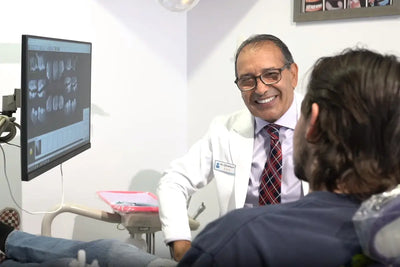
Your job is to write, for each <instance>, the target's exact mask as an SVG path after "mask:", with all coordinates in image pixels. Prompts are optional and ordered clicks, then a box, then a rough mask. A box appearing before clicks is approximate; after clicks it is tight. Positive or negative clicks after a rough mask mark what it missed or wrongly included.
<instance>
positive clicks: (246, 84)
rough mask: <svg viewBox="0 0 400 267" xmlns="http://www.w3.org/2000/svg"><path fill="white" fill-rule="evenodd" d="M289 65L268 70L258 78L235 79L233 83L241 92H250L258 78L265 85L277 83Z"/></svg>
mask: <svg viewBox="0 0 400 267" xmlns="http://www.w3.org/2000/svg"><path fill="white" fill-rule="evenodd" d="M291 64H292V63H286V64H285V65H283V67H282V68H279V69H268V70H266V71H265V72H263V73H262V74H261V75H258V76H245V77H242V78H240V79H238V78H236V80H235V83H236V85H237V87H238V88H239V90H240V91H242V92H247V91H251V90H253V89H254V88H256V86H257V79H258V78H260V80H261V81H262V82H263V84H265V85H271V84H275V83H278V82H279V81H280V80H281V79H282V71H283V70H284V69H286V68H288V67H289V66H290V65H291Z"/></svg>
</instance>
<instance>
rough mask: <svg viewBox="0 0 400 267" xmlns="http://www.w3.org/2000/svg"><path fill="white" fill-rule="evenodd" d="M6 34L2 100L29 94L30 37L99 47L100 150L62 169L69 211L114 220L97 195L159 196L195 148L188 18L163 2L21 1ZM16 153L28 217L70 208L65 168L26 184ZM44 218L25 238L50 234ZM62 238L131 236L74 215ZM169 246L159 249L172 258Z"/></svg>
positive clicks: (7, 11) (5, 6)
mask: <svg viewBox="0 0 400 267" xmlns="http://www.w3.org/2000/svg"><path fill="white" fill-rule="evenodd" d="M0 25H2V26H1V28H2V34H1V35H0V44H2V46H0V48H1V47H3V48H7V47H8V46H7V44H11V46H10V47H11V48H10V49H9V50H8V51H9V52H10V53H14V54H13V55H12V56H11V59H7V62H3V63H1V64H0V70H1V74H0V93H1V94H2V95H8V94H12V93H13V90H14V88H19V86H20V42H21V34H32V35H41V36H50V37H57V38H64V39H72V40H82V41H89V42H92V43H93V57H92V60H93V61H92V104H93V105H92V111H93V113H92V125H91V130H92V136H91V137H92V148H91V149H90V150H88V151H85V152H84V153H82V154H80V155H78V156H77V157H75V158H73V159H71V160H69V161H67V162H65V163H64V164H62V169H63V180H64V181H63V186H64V189H63V190H64V193H65V196H64V197H65V202H68V203H77V204H79V205H85V206H88V207H91V208H96V209H103V210H106V211H111V210H110V208H109V207H108V206H107V205H106V204H105V203H104V202H103V201H102V200H100V198H99V197H98V196H97V195H96V191H99V190H149V191H153V192H155V186H156V182H157V180H158V178H159V177H160V175H161V172H162V170H163V169H165V168H166V167H167V164H168V163H169V161H170V160H171V159H173V158H174V157H176V156H177V155H180V154H183V153H184V151H185V150H186V148H187V145H186V129H187V122H186V119H187V116H186V113H187V111H186V97H187V96H186V14H185V13H172V12H169V11H168V10H166V9H164V8H163V7H161V6H160V5H159V4H158V2H157V1H156V0H152V1H149V0H129V1H128V0H113V1H107V0H85V1H81V0H68V1H63V0H57V1H54V0H37V1H30V0H15V1H11V2H10V1H0ZM3 50H4V49H3ZM11 50H12V51H11ZM2 54H9V53H2ZM0 55H1V54H0ZM4 61H6V60H4ZM0 62H1V60H0ZM17 116H18V114H17ZM171 129H173V130H171ZM16 139H17V138H16ZM178 140H179V141H178ZM13 149H14V148H13ZM14 150H16V153H15V152H12V154H11V153H8V154H7V159H8V161H7V162H8V164H9V165H10V166H11V165H12V167H13V168H14V169H16V173H14V175H11V174H10V175H9V176H11V179H12V180H13V181H15V186H14V188H13V190H14V191H16V192H17V195H18V194H19V196H17V198H19V199H18V202H21V201H22V205H23V208H24V209H25V210H27V211H29V212H31V213H33V212H39V211H48V210H49V209H51V208H52V207H54V206H55V205H56V204H58V203H60V201H61V192H62V180H61V179H62V177H61V172H60V168H59V167H57V168H54V169H52V170H51V171H49V172H47V173H45V174H43V175H41V176H40V177H38V178H36V179H34V180H32V181H30V182H23V183H22V185H21V183H19V179H20V178H19V174H18V168H19V160H18V159H17V157H16V156H18V153H19V152H18V149H14ZM1 166H3V163H1ZM0 181H1V184H0V185H1V193H0V198H1V203H2V204H1V206H5V204H6V205H9V203H10V202H11V201H9V200H8V199H9V194H10V193H9V191H8V190H7V189H6V187H5V186H4V185H3V181H4V177H3V174H2V171H1V172H0ZM19 191H21V192H22V197H21V193H18V192H19ZM6 201H7V202H6ZM42 217H43V214H30V213H27V212H23V230H25V231H28V232H31V233H40V223H41V219H42ZM53 236H57V237H67V238H74V239H80V240H91V239H94V238H99V237H100V238H101V237H113V238H118V239H121V240H124V239H126V238H127V237H128V232H127V231H125V230H124V231H119V230H117V229H116V226H115V225H114V224H109V223H104V222H100V221H95V220H91V219H87V218H85V217H82V216H76V215H73V214H68V213H65V214H62V215H59V216H58V217H56V219H55V220H54V222H53ZM156 239H157V240H162V238H161V237H158V236H157V237H156ZM159 243H160V246H161V248H160V249H158V247H156V250H158V251H159V252H160V253H164V252H162V251H163V249H164V250H165V251H167V249H166V247H165V246H164V245H163V244H162V243H161V242H159ZM165 253H166V252H165Z"/></svg>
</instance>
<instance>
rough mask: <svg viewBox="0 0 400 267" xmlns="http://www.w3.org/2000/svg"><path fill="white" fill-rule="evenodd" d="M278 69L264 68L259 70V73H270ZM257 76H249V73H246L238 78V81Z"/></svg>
mask: <svg viewBox="0 0 400 267" xmlns="http://www.w3.org/2000/svg"><path fill="white" fill-rule="evenodd" d="M279 69H280V68H275V67H271V68H265V69H262V70H261V73H265V72H267V71H271V70H279ZM256 76H257V75H254V74H251V73H246V74H243V75H241V76H239V77H238V79H242V78H252V77H256Z"/></svg>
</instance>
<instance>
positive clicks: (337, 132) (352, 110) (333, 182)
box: [301, 49, 400, 200]
mask: <svg viewBox="0 0 400 267" xmlns="http://www.w3.org/2000/svg"><path fill="white" fill-rule="evenodd" d="M313 103H317V104H318V106H319V116H318V119H317V122H316V127H317V128H316V129H317V132H318V136H317V137H316V139H315V147H316V150H315V152H314V155H313V158H315V160H316V164H315V165H316V168H315V169H314V170H313V173H312V174H311V176H310V177H308V178H307V179H308V180H309V182H310V186H311V188H326V189H327V190H328V191H334V190H335V189H338V185H340V187H342V186H343V188H345V189H346V192H347V193H349V194H353V195H355V196H356V197H358V198H359V199H361V200H363V199H366V198H368V197H369V196H370V195H372V194H376V193H381V192H384V191H386V190H388V189H390V188H392V187H394V186H396V185H397V184H399V183H400V144H399V143H400V63H399V60H398V58H397V57H396V56H394V55H383V54H379V53H376V52H373V51H370V50H367V49H348V50H345V51H344V52H343V53H341V54H340V55H337V56H332V57H324V58H321V59H319V60H318V61H317V62H316V63H315V65H314V68H313V71H312V73H311V77H310V82H309V84H308V88H307V94H306V96H305V98H304V100H303V103H302V108H301V110H302V114H303V116H305V118H309V115H310V112H311V105H312V104H313Z"/></svg>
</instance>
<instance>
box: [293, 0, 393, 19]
mask: <svg viewBox="0 0 400 267" xmlns="http://www.w3.org/2000/svg"><path fill="white" fill-rule="evenodd" d="M399 14H400V0H294V7H293V21H294V22H306V21H318V20H335V19H351V18H363V17H377V16H392V15H399Z"/></svg>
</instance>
